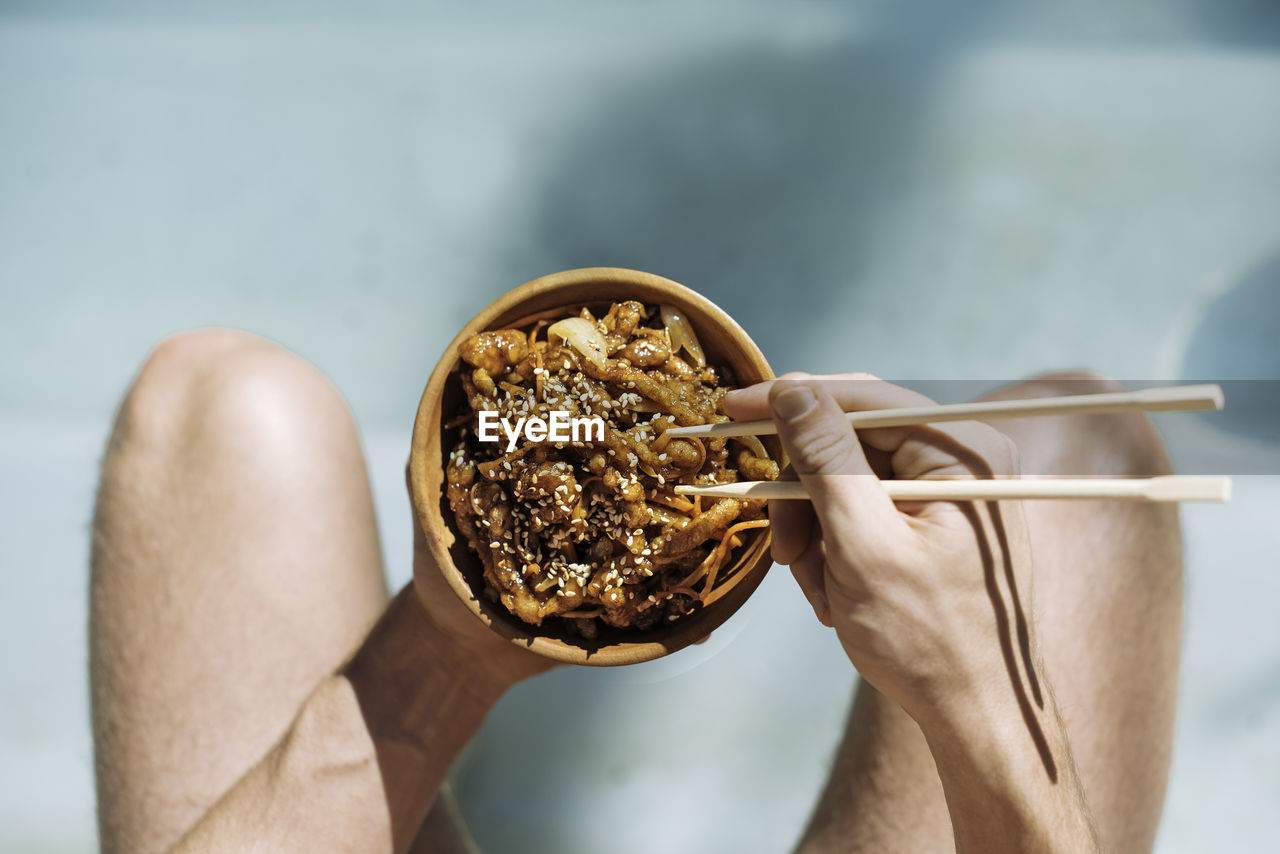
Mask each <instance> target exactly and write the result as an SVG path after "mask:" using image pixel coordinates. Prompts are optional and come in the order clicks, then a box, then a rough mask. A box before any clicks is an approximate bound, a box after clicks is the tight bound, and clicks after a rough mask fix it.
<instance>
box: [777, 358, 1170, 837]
mask: <svg viewBox="0 0 1280 854" xmlns="http://www.w3.org/2000/svg"><path fill="white" fill-rule="evenodd" d="M1118 388H1119V386H1118V385H1116V384H1114V383H1112V382H1111V381H1109V380H1106V379H1104V378H1101V377H1097V376H1094V375H1089V374H1062V375H1053V376H1046V377H1042V378H1038V379H1035V380H1031V381H1028V382H1025V383H1020V384H1018V385H1015V386H1012V387H1010V388H1007V389H1003V390H1001V391H1000V392H998V393H997V394H994V395H991V397H993V398H1021V397H1036V396H1040V397H1043V396H1050V395H1055V394H1075V393H1088V392H1098V391H1114V390H1118ZM993 426H995V427H999V428H1000V429H1002V430H1004V431H1005V432H1007V433H1008V434H1009V435H1011V436H1012V437H1013V438H1014V440H1015V441H1016V442H1017V444H1018V448H1019V451H1020V454H1021V457H1022V468H1023V471H1025V472H1028V473H1034V474H1074V475H1090V474H1093V475H1104V474H1105V475H1113V476H1120V475H1126V474H1132V475H1156V474H1163V473H1167V472H1168V471H1169V462H1168V458H1167V456H1166V454H1165V452H1164V446H1163V443H1162V442H1161V440H1160V437H1159V435H1158V434H1157V433H1156V431H1155V428H1154V427H1153V426H1152V425H1151V423H1150V421H1149V420H1148V419H1146V418H1145V417H1143V416H1139V415H1098V416H1068V417H1059V418H1032V419H1022V420H1017V421H999V422H993ZM1026 517H1027V524H1028V526H1029V528H1030V530H1031V538H1032V545H1033V549H1034V552H1035V559H1036V566H1035V591H1034V595H1033V603H1034V604H1033V607H1034V611H1035V618H1036V621H1037V625H1038V636H1039V645H1040V648H1041V650H1042V652H1043V656H1044V661H1045V668H1046V672H1047V674H1048V677H1049V680H1050V682H1051V684H1052V687H1053V690H1054V693H1055V696H1056V697H1057V700H1058V705H1059V707H1060V709H1061V712H1062V715H1063V717H1064V719H1065V722H1066V726H1067V732H1068V735H1069V737H1070V739H1071V744H1072V749H1073V751H1074V754H1075V759H1076V764H1077V766H1078V769H1079V773H1080V778H1081V781H1082V783H1083V785H1084V788H1085V793H1086V797H1087V798H1088V801H1089V804H1090V806H1091V808H1092V810H1093V813H1094V816H1095V819H1096V820H1097V824H1098V830H1099V833H1100V835H1101V840H1102V843H1103V848H1104V850H1107V851H1117V852H1129V851H1149V850H1150V849H1151V847H1152V844H1153V843H1154V840H1155V833H1156V828H1157V825H1158V824H1159V819H1160V810H1161V806H1162V804H1163V802H1164V792H1165V785H1166V782H1167V779H1168V774H1169V763H1170V758H1171V749H1172V742H1173V723H1174V709H1175V705H1176V699H1177V679H1178V660H1179V654H1180V637H1181V625H1182V547H1181V534H1180V532H1179V526H1178V517H1177V511H1176V509H1174V508H1172V507H1170V506H1168V505H1142V504H1117V503H1102V502H1069V501H1063V502H1048V501H1042V502H1034V501H1033V502H1027V505H1026ZM952 848H953V845H952V842H951V823H950V819H949V817H948V816H947V812H946V806H945V804H944V802H943V798H942V787H941V784H940V783H939V781H938V778H937V773H936V770H935V769H934V766H933V760H932V757H931V756H930V754H929V752H928V749H927V747H926V746H925V742H924V737H923V736H922V735H921V733H920V730H919V728H918V727H917V726H916V725H915V722H914V721H912V720H911V719H910V718H909V717H908V716H907V715H906V714H905V713H904V712H902V710H901V709H899V708H898V707H897V706H896V705H894V704H893V703H892V702H890V701H888V700H886V699H885V698H884V697H883V696H881V695H880V694H879V693H878V692H876V691H875V690H874V689H873V688H871V687H870V686H868V685H866V684H862V685H860V687H859V688H858V691H857V694H856V697H855V700H854V705H853V711H852V712H851V714H850V716H849V721H848V724H847V726H846V732H845V736H844V740H843V743H842V744H841V746H840V749H839V752H838V754H837V756H836V761H835V765H834V767H833V768H832V771H831V778H830V780H829V782H828V784H827V789H826V791H825V792H824V793H823V795H822V798H821V799H820V801H819V803H818V807H817V809H816V811H815V813H814V816H813V819H812V820H811V822H810V826H809V828H808V831H807V832H806V834H805V837H804V839H803V840H802V841H801V843H800V846H799V850H800V851H803V852H819V851H823V852H825V851H948V850H952Z"/></svg>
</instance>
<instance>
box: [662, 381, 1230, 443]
mask: <svg viewBox="0 0 1280 854" xmlns="http://www.w3.org/2000/svg"><path fill="white" fill-rule="evenodd" d="M1221 408H1222V389H1221V388H1220V387H1218V386H1217V385H1213V384H1209V385H1185V386H1170V387H1168V388H1148V389H1142V390H1141V391H1116V392H1104V393H1102V394H1072V395H1065V396H1063V397H1039V398H1028V399H1019V400H984V401H978V402H976V403H951V404H945V405H940V406H918V407H908V408H903V409H876V410H869V411H865V412H850V413H849V414H848V418H849V423H850V424H852V425H853V426H854V428H855V429H858V428H862V427H905V426H908V425H911V424H932V423H940V422H943V421H971V420H988V419H993V418H1027V417H1030V416H1033V415H1072V414H1083V413H1102V412H1127V411H1140V412H1174V411H1191V410H1201V409H1221ZM777 432H778V430H777V427H776V426H775V425H774V423H773V421H771V420H766V421H726V422H725V423H723V424H696V425H693V426H690V427H671V428H669V429H668V430H667V431H666V435H668V436H670V437H672V438H673V439H674V438H677V437H680V436H697V437H702V438H727V437H731V436H771V435H773V434H775V433H777Z"/></svg>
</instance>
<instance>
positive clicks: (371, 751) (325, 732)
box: [174, 590, 501, 854]
mask: <svg viewBox="0 0 1280 854" xmlns="http://www.w3.org/2000/svg"><path fill="white" fill-rule="evenodd" d="M460 661H461V659H459V658H458V656H457V655H456V654H455V653H454V652H453V651H452V650H451V647H450V639H448V638H446V637H442V636H440V634H439V632H438V631H437V630H436V629H435V628H434V627H433V625H432V624H431V623H430V621H429V620H427V619H426V617H425V615H424V614H423V612H422V609H421V606H420V605H419V604H418V603H417V601H416V600H415V598H414V596H413V592H412V590H407V591H406V592H403V593H401V594H400V595H399V596H397V597H396V599H395V600H393V602H392V603H391V605H390V607H389V608H388V609H387V612H386V614H385V615H384V616H383V618H382V620H381V621H380V622H379V623H378V625H377V626H375V627H374V629H373V631H372V632H371V633H370V635H369V637H368V638H367V639H366V640H365V642H364V644H363V645H362V646H361V648H360V650H359V651H358V652H357V653H356V655H355V656H354V657H353V659H352V660H351V661H350V662H349V663H348V664H347V666H346V667H344V668H343V669H342V671H341V672H339V673H337V674H335V675H333V676H330V677H328V678H326V679H325V680H324V681H323V682H321V683H320V685H319V686H317V687H316V689H315V690H314V691H313V692H312V693H311V695H310V696H309V697H308V698H307V700H306V701H305V702H304V703H303V705H302V707H301V708H300V709H299V711H298V714H297V716H296V717H295V719H294V720H293V722H292V724H291V725H290V726H289V729H288V730H287V731H286V732H285V734H284V735H283V736H282V737H281V739H280V740H279V742H277V743H276V744H275V746H274V747H272V749H271V750H270V751H268V753H267V754H266V755H265V756H264V757H263V758H262V759H261V760H260V761H259V762H258V763H257V765H255V766H254V767H253V768H251V769H250V770H249V771H248V772H247V773H246V774H245V776H244V777H242V778H241V779H240V780H239V781H238V782H237V783H236V785H235V786H233V787H232V788H231V789H230V791H228V792H227V794H226V795H224V796H223V798H222V799H221V800H220V801H219V802H218V803H217V804H216V805H215V806H214V807H213V808H212V809H211V810H210V811H209V812H208V813H207V814H206V815H205V816H204V817H203V818H202V819H201V821H200V822H199V823H198V824H197V825H196V826H195V827H194V828H192V830H191V831H190V832H189V833H188V834H187V835H186V836H185V837H184V838H183V839H182V841H181V842H180V843H179V844H178V845H177V846H176V848H175V849H174V854H186V852H197V851H198V852H211V851H237V852H239V851H272V852H280V851H321V850H323V851H370V852H398V851H403V850H405V849H406V848H407V847H408V845H409V843H410V842H411V840H412V839H413V836H414V834H415V833H416V832H417V829H418V827H419V825H420V824H421V822H422V819H423V817H424V816H425V815H426V812H427V810H428V808H429V807H430V806H431V802H432V801H433V799H434V798H435V795H436V792H437V791H438V790H439V788H440V786H441V784H442V783H443V782H444V779H445V775H446V774H447V773H448V771H449V768H450V766H451V765H452V764H453V761H454V759H455V758H456V757H457V755H458V753H459V752H460V751H461V750H462V748H463V747H464V746H465V745H466V743H467V741H468V740H470V738H471V737H472V736H473V735H474V734H475V732H476V730H477V729H478V728H479V726H480V723H481V722H482V721H483V719H484V716H485V714H486V713H487V712H488V710H489V708H490V707H491V706H492V705H493V703H494V702H496V700H497V698H498V696H499V695H500V694H501V687H500V686H498V685H496V684H494V683H492V682H477V681H475V680H474V679H472V680H468V679H464V678H463V676H464V674H463V672H462V667H461V664H460Z"/></svg>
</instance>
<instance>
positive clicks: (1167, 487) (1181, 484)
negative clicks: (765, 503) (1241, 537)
mask: <svg viewBox="0 0 1280 854" xmlns="http://www.w3.org/2000/svg"><path fill="white" fill-rule="evenodd" d="M845 476H846V477H872V476H873V475H845ZM880 485H881V486H882V487H884V490H885V492H887V493H889V497H890V498H891V499H893V500H894V501H993V500H1005V499H1029V498H1044V499H1052V498H1058V499H1063V498H1066V499H1076V500H1109V501H1161V502H1163V501H1213V502H1225V501H1229V500H1231V478H1229V477H1206V476H1194V475H1162V476H1160V477H1138V478H1058V479H1044V480H1041V479H1025V478H1024V479H1019V478H1010V479H1005V480H975V479H970V478H948V479H936V480H882V481H880ZM676 493H677V494H678V495H703V496H706V497H708V498H769V499H807V498H808V497H809V494H808V493H807V492H806V491H805V488H804V484H803V483H800V482H799V481H796V480H776V481H773V480H757V481H743V482H741V483H725V484H719V485H716V486H677V487H676Z"/></svg>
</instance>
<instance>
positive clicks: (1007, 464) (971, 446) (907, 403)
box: [724, 373, 1017, 480]
mask: <svg viewBox="0 0 1280 854" xmlns="http://www.w3.org/2000/svg"><path fill="white" fill-rule="evenodd" d="M800 381H803V382H805V383H806V384H808V385H809V386H810V387H814V388H821V389H823V390H825V391H826V392H827V393H828V394H829V395H830V396H831V397H832V398H833V399H834V400H835V403H836V406H837V408H838V409H839V410H840V411H841V412H864V411H870V410H894V409H915V408H923V407H936V406H937V404H936V403H935V402H934V401H933V400H931V399H929V398H928V397H925V396H924V395H922V394H919V393H918V392H914V391H911V390H910V389H906V388H903V387H901V386H897V385H893V384H892V383H888V382H885V381H884V380H881V379H879V378H878V377H875V376H872V375H871V374H861V373H852V374H833V375H828V376H810V375H808V374H787V375H785V376H783V377H781V378H780V379H777V380H773V381H770V382H765V383H759V384H757V385H754V386H751V387H749V388H745V389H739V390H737V391H733V392H730V393H729V394H728V395H727V396H726V397H725V402H724V407H725V412H726V413H727V414H728V415H729V416H730V417H731V418H733V419H734V420H735V421H747V420H755V419H762V418H768V417H771V412H770V410H769V408H768V407H769V400H770V396H771V395H772V394H773V393H774V389H775V387H778V386H780V385H784V384H787V383H794V382H800ZM775 420H776V419H775ZM857 437H858V439H859V440H860V442H861V443H862V445H863V446H865V449H866V451H867V452H868V453H867V454H866V455H867V456H868V457H869V458H871V459H872V460H874V461H876V462H880V460H878V459H877V457H879V456H880V455H881V454H883V455H884V456H885V457H887V458H888V459H889V463H890V465H889V466H881V465H877V466H875V468H876V469H878V473H879V474H881V476H889V475H892V476H894V477H898V478H901V479H904V480H911V479H916V478H920V477H924V476H926V475H933V474H966V475H977V476H980V477H988V476H991V475H1000V474H1015V473H1016V472H1017V455H1016V452H1015V450H1014V446H1013V443H1012V442H1011V441H1010V440H1009V439H1008V438H1007V437H1006V436H1005V435H1004V434H1003V433H1001V432H999V431H998V430H996V429H994V428H992V427H989V426H987V425H985V424H982V423H980V422H977V421H952V422H947V423H944V424H929V425H923V424H919V425H910V426H904V427H871V428H867V427H864V428H861V429H859V430H858V431H857ZM886 469H889V470H886Z"/></svg>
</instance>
